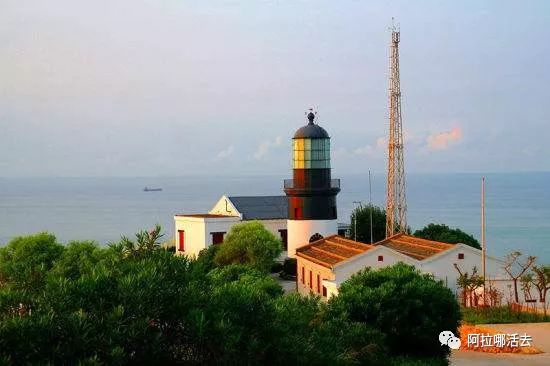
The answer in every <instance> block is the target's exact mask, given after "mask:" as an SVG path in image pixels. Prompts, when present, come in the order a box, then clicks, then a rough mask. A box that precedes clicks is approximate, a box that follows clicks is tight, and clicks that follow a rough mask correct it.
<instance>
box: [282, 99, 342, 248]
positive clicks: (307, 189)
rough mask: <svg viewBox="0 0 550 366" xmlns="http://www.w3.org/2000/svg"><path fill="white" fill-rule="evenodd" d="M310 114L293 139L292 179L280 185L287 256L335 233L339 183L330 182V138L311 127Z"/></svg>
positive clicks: (317, 126) (310, 113) (313, 116)
mask: <svg viewBox="0 0 550 366" xmlns="http://www.w3.org/2000/svg"><path fill="white" fill-rule="evenodd" d="M315 117H316V114H315V113H313V110H311V109H310V110H309V112H308V113H307V120H308V123H307V125H305V126H303V127H301V128H299V129H298V130H297V131H296V133H295V134H294V137H293V138H292V142H293V144H292V145H293V157H292V168H293V172H292V176H293V179H286V180H285V181H284V191H285V193H286V195H287V197H288V221H287V232H288V256H289V257H292V258H293V257H294V256H295V255H296V249H297V248H300V247H302V246H304V245H307V244H309V243H311V242H313V241H315V240H318V239H321V238H323V237H325V236H328V235H334V234H337V232H338V224H337V222H336V219H337V209H336V195H337V194H338V192H340V180H339V179H332V178H331V174H330V171H331V168H330V136H329V135H328V133H327V131H326V130H325V129H324V128H323V127H321V126H319V125H318V124H316V123H315Z"/></svg>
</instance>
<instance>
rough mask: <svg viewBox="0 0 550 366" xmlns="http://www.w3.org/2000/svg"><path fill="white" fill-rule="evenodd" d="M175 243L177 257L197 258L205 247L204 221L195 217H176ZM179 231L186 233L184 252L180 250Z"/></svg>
mask: <svg viewBox="0 0 550 366" xmlns="http://www.w3.org/2000/svg"><path fill="white" fill-rule="evenodd" d="M174 222H175V226H176V227H175V229H176V230H175V235H176V237H175V241H174V242H175V243H176V254H177V255H183V254H185V255H188V256H196V255H198V254H199V252H200V251H201V250H202V249H204V247H205V244H204V243H205V223H204V220H203V219H199V218H195V217H185V216H175V217H174ZM179 230H183V231H185V238H184V245H185V247H184V249H185V251H184V252H181V251H180V250H179V248H180V242H179V233H178V231H179Z"/></svg>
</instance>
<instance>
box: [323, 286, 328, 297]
mask: <svg viewBox="0 0 550 366" xmlns="http://www.w3.org/2000/svg"><path fill="white" fill-rule="evenodd" d="M323 297H327V288H326V287H325V286H323Z"/></svg>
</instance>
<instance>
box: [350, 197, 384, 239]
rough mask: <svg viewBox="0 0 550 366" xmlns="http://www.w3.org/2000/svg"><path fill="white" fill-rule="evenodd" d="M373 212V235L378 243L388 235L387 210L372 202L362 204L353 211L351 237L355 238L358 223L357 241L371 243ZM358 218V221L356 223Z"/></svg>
mask: <svg viewBox="0 0 550 366" xmlns="http://www.w3.org/2000/svg"><path fill="white" fill-rule="evenodd" d="M371 212H372V236H373V242H374V243H376V242H378V241H380V240H383V239H384V238H385V237H386V211H385V210H384V209H383V208H381V207H378V206H374V205H371V204H368V205H360V206H358V207H356V208H355V209H354V210H353V212H352V213H351V219H350V220H351V225H350V237H351V238H352V239H354V240H355V226H356V225H357V241H360V242H363V243H370V215H371ZM355 220H357V223H355Z"/></svg>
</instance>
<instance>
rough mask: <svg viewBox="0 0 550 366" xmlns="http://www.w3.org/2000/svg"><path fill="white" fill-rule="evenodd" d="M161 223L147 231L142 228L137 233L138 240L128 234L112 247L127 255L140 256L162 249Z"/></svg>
mask: <svg viewBox="0 0 550 366" xmlns="http://www.w3.org/2000/svg"><path fill="white" fill-rule="evenodd" d="M160 231H161V227H160V225H158V224H157V225H155V228H154V229H152V230H150V231H147V230H141V231H139V232H137V233H136V241H132V240H130V239H129V238H127V237H126V236H123V237H122V239H121V240H120V241H119V242H118V243H114V244H111V247H112V248H113V249H114V250H115V251H117V252H120V253H121V254H123V255H124V256H126V257H135V258H140V257H143V256H145V255H147V254H148V253H149V252H151V251H154V250H159V249H161V243H160V239H161V238H162V236H163V234H161V232H160Z"/></svg>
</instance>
